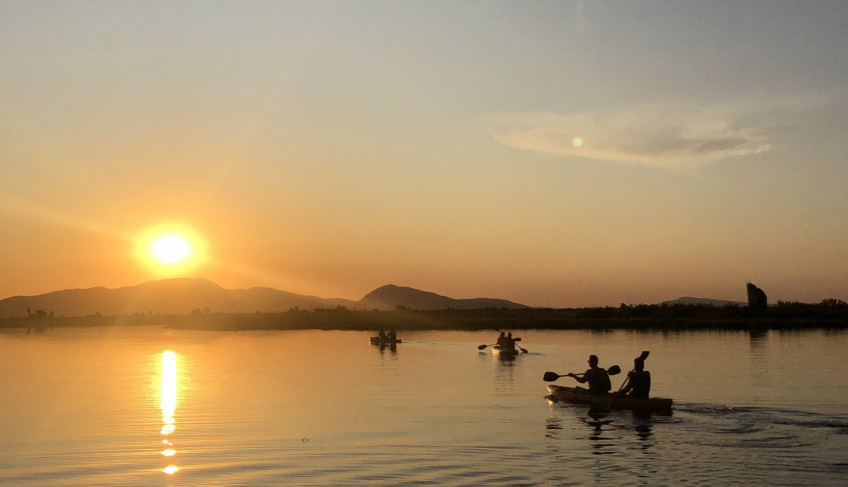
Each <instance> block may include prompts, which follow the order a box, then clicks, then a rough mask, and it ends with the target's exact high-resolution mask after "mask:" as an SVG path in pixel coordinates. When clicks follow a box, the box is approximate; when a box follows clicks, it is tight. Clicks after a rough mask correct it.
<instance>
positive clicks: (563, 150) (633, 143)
mask: <svg viewBox="0 0 848 487" xmlns="http://www.w3.org/2000/svg"><path fill="white" fill-rule="evenodd" d="M740 115H743V114H742V113H740V111H739V110H738V109H736V110H734V109H731V108H730V107H698V106H683V105H654V106H646V107H641V108H640V109H637V110H630V111H619V112H608V113H574V114H565V115H558V114H554V113H528V114H520V115H509V116H502V117H496V118H495V122H496V123H497V124H498V125H499V127H500V129H499V130H496V133H495V134H494V138H495V139H496V140H497V141H499V142H501V143H502V144H504V145H506V146H508V147H512V148H514V149H519V150H526V151H531V152H536V153H539V154H545V155H549V156H555V157H583V158H589V159H597V160H603V161H612V162H620V163H630V164H645V165H649V166H655V167H663V168H683V167H689V166H695V165H701V164H706V163H709V162H712V161H717V160H721V159H726V158H730V157H742V156H750V155H755V154H761V153H764V152H768V151H770V150H772V145H771V143H770V142H769V135H770V134H769V129H768V128H767V127H765V126H760V127H758V126H754V125H751V124H750V122H749V123H747V124H743V123H741V122H740V121H739V120H741V116H740ZM747 115H750V113H748V114H747Z"/></svg>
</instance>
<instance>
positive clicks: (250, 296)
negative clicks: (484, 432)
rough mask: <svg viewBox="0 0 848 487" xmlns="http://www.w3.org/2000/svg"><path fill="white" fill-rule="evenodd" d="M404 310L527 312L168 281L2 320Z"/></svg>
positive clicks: (64, 300) (401, 297)
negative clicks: (35, 316) (34, 316)
mask: <svg viewBox="0 0 848 487" xmlns="http://www.w3.org/2000/svg"><path fill="white" fill-rule="evenodd" d="M398 305H400V306H404V307H407V308H410V309H416V310H440V309H477V308H510V309H517V308H526V306H524V305H520V304H516V303H512V302H510V301H505V300H501V299H487V298H478V299H452V298H448V297H445V296H439V295H438V294H434V293H430V292H425V291H419V290H417V289H412V288H402V287H398V286H392V285H389V286H383V287H381V288H378V289H376V290H374V291H373V292H371V293H369V294H367V295H366V296H365V297H364V298H362V299H361V300H360V301H352V300H347V299H335V298H330V299H327V298H319V297H316V296H305V295H301V294H295V293H290V292H286V291H278V290H276V289H271V288H266V287H254V288H250V289H224V288H222V287H221V286H219V285H217V284H215V283H214V282H212V281H209V280H207V279H190V278H181V279H165V280H161V281H150V282H145V283H143V284H139V285H137V286H127V287H121V288H117V289H107V288H105V287H94V288H89V289H66V290H63V291H54V292H51V293H47V294H40V295H37V296H14V297H11V298H6V299H3V300H0V318H25V317H26V316H27V308H29V310H30V312H31V313H33V314H36V313H38V312H39V310H43V311H44V312H45V313H46V314H48V315H49V314H51V313H52V314H53V315H54V316H56V317H59V316H68V317H70V316H89V315H94V314H97V313H100V314H101V315H104V316H111V315H133V314H138V313H142V314H148V313H152V314H166V315H167V314H175V315H176V314H189V313H191V312H192V311H195V310H200V311H203V312H205V311H209V312H213V313H255V312H257V311H259V312H263V313H270V312H284V311H288V310H290V309H292V308H300V309H303V310H313V309H316V308H336V307H338V306H345V307H347V308H349V309H353V308H360V309H361V308H368V309H391V310H394V309H395V308H396V307H397V306H398Z"/></svg>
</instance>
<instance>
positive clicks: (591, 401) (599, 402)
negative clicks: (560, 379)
mask: <svg viewBox="0 0 848 487" xmlns="http://www.w3.org/2000/svg"><path fill="white" fill-rule="evenodd" d="M548 392H549V393H550V394H549V395H548V399H550V400H552V401H560V402H567V403H571V404H588V405H590V406H595V407H599V408H601V409H628V410H633V411H637V412H641V413H658V414H671V403H672V400H671V399H668V398H665V397H652V398H649V399H642V398H635V397H626V396H624V397H613V394H609V393H607V394H588V393H586V392H584V391H581V390H580V389H577V388H576V387H565V386H557V385H553V384H552V385H549V386H548Z"/></svg>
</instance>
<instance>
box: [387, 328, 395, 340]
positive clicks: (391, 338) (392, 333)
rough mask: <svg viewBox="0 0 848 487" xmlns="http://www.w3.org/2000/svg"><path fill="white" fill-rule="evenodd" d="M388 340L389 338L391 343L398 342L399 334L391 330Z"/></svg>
mask: <svg viewBox="0 0 848 487" xmlns="http://www.w3.org/2000/svg"><path fill="white" fill-rule="evenodd" d="M386 338H388V339H389V340H391V341H395V340H397V333H395V331H394V330H389V333H388V334H387V335H386Z"/></svg>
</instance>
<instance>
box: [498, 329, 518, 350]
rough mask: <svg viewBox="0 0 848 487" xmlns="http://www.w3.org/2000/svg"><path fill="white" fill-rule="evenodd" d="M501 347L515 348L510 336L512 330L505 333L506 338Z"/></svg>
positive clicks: (506, 348) (505, 348)
mask: <svg viewBox="0 0 848 487" xmlns="http://www.w3.org/2000/svg"><path fill="white" fill-rule="evenodd" d="M501 348H502V349H504V350H515V340H514V339H513V338H512V332H509V333H507V334H506V338H505V339H504V342H503V345H501Z"/></svg>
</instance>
